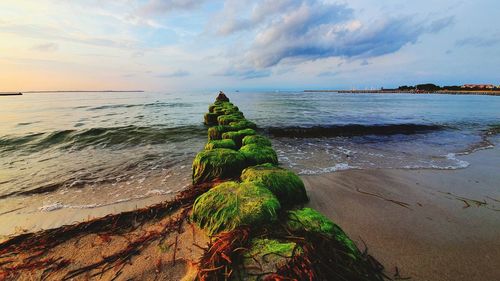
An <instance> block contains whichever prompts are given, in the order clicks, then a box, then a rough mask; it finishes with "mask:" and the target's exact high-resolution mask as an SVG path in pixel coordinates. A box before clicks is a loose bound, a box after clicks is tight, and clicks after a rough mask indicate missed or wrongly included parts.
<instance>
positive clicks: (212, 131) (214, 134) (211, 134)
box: [208, 125, 238, 141]
mask: <svg viewBox="0 0 500 281" xmlns="http://www.w3.org/2000/svg"><path fill="white" fill-rule="evenodd" d="M231 131H238V130H236V129H235V128H233V127H231V126H224V125H217V126H213V127H210V128H208V141H211V140H220V139H222V134H223V133H225V132H231Z"/></svg>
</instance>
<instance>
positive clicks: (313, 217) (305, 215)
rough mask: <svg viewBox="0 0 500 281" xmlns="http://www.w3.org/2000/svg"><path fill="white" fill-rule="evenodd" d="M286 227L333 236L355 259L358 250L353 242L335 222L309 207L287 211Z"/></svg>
mask: <svg viewBox="0 0 500 281" xmlns="http://www.w3.org/2000/svg"><path fill="white" fill-rule="evenodd" d="M286 224H287V227H288V228H289V229H290V230H292V231H306V232H316V233H318V234H321V235H325V236H327V237H330V238H334V239H335V240H337V241H338V242H339V243H340V244H342V245H343V246H344V248H345V250H346V252H347V253H348V254H349V256H351V257H352V258H354V259H356V258H357V257H358V256H359V254H360V252H359V251H358V248H357V247H356V245H355V244H354V242H353V241H352V240H351V239H350V238H349V237H348V236H347V235H346V234H345V232H344V231H343V230H342V229H341V228H340V227H339V226H338V225H336V224H335V223H333V222H332V221H330V220H329V219H328V218H326V217H325V216H323V215H322V214H321V213H319V212H318V211H316V210H314V209H311V208H303V209H300V210H293V211H289V212H288V219H287V222H286Z"/></svg>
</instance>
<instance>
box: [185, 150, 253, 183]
mask: <svg viewBox="0 0 500 281" xmlns="http://www.w3.org/2000/svg"><path fill="white" fill-rule="evenodd" d="M246 166H247V165H246V162H245V157H244V156H243V155H242V154H241V153H239V152H238V151H234V150H231V149H227V148H216V149H212V150H205V151H202V152H200V153H198V154H197V155H196V157H195V158H194V161H193V184H199V183H202V182H208V181H213V180H216V179H228V178H235V177H237V176H239V175H240V173H241V171H242V170H243V169H244V168H245V167H246Z"/></svg>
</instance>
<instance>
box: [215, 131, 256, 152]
mask: <svg viewBox="0 0 500 281" xmlns="http://www.w3.org/2000/svg"><path fill="white" fill-rule="evenodd" d="M229 128H231V127H229ZM226 129H227V128H226ZM229 130H230V129H229ZM255 134H256V132H255V130H253V129H244V130H239V131H233V132H225V133H222V138H223V139H232V140H233V141H234V142H235V143H236V146H238V147H241V141H242V140H243V138H244V137H246V136H251V135H255Z"/></svg>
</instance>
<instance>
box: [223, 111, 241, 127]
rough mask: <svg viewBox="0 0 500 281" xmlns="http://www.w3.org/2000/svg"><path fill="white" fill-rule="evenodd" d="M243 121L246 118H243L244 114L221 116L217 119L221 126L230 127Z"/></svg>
mask: <svg viewBox="0 0 500 281" xmlns="http://www.w3.org/2000/svg"><path fill="white" fill-rule="evenodd" d="M243 120H245V118H244V117H243V114H240V113H232V114H229V115H220V116H219V117H217V122H218V123H219V125H229V124H230V123H231V122H239V121H243Z"/></svg>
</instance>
